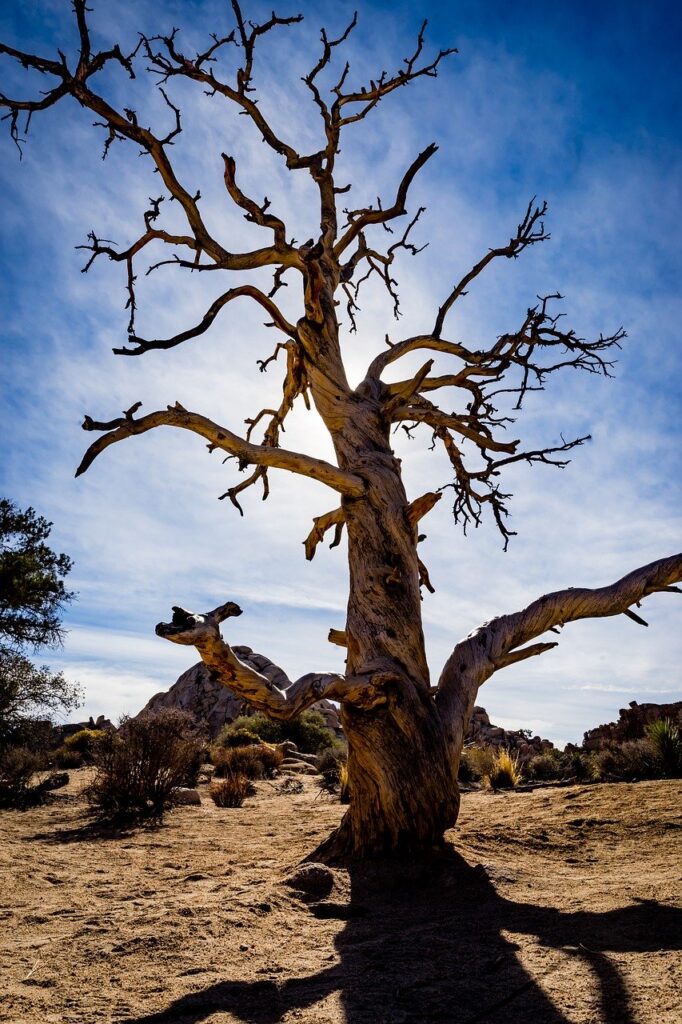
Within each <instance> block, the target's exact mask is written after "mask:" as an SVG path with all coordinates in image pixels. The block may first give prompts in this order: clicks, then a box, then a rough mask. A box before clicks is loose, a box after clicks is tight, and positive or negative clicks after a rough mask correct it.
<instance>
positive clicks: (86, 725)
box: [56, 715, 116, 740]
mask: <svg viewBox="0 0 682 1024" xmlns="http://www.w3.org/2000/svg"><path fill="white" fill-rule="evenodd" d="M82 729H103V730H104V731H105V732H115V731H116V726H115V725H114V723H113V722H110V721H109V719H108V718H105V717H104V715H98V716H97V718H93V717H92V715H90V718H89V719H88V720H87V722H65V723H64V724H63V725H58V726H56V730H57V732H58V733H59V735H60V737H61V739H62V740H65V739H66V738H67V737H68V736H73V734H74V733H76V732H80V731H81V730H82Z"/></svg>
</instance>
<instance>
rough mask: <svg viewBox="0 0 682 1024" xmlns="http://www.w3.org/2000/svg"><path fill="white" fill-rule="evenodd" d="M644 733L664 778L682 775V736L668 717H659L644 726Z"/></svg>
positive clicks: (674, 777)
mask: <svg viewBox="0 0 682 1024" xmlns="http://www.w3.org/2000/svg"><path fill="white" fill-rule="evenodd" d="M646 734H647V738H648V740H649V743H650V744H651V747H652V749H653V752H654V756H655V757H656V760H657V761H658V762H659V764H660V767H661V771H662V774H663V776H664V778H666V779H676V778H678V777H679V776H680V775H682V736H680V730H679V728H678V727H677V726H676V725H675V723H674V722H673V721H672V719H670V718H659V719H657V720H656V721H655V722H650V723H649V724H648V725H647V726H646Z"/></svg>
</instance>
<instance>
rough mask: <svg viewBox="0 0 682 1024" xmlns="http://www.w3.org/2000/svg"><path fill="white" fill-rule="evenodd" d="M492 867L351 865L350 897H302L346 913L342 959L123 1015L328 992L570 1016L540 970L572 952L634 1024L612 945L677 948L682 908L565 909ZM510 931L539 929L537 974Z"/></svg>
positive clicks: (270, 1003) (455, 1015) (414, 1016)
mask: <svg viewBox="0 0 682 1024" xmlns="http://www.w3.org/2000/svg"><path fill="white" fill-rule="evenodd" d="M490 874H492V875H493V877H495V873H494V871H493V872H490V873H489V871H486V869H485V868H484V867H483V866H481V865H478V866H476V867H472V866H471V865H469V864H467V863H466V861H464V860H463V859H462V858H461V857H460V856H459V855H458V854H456V853H454V852H452V851H449V852H448V853H447V854H445V855H441V856H439V857H438V858H436V859H433V860H431V861H429V862H428V863H422V864H420V865H418V866H417V865H413V866H412V868H411V869H405V868H404V866H397V865H390V866H387V865H357V866H354V867H352V868H351V869H350V879H351V898H350V902H349V903H343V904H334V903H331V902H325V903H318V904H314V905H311V906H310V907H309V910H310V912H311V913H312V914H314V915H316V916H318V917H339V918H342V919H344V920H346V922H347V923H346V926H345V928H344V930H343V931H342V932H341V933H340V934H339V935H338V936H337V938H336V947H337V951H338V955H339V961H340V962H339V963H338V964H335V965H334V966H332V967H329V968H328V969H326V970H322V971H319V972H318V973H316V974H313V975H310V976H309V977H304V978H296V979H291V980H288V981H284V982H279V983H276V982H275V981H257V982H246V981H238V980H229V981H228V980H224V981H221V982H218V983H217V984H213V985H211V986H209V987H208V988H205V989H203V990H202V991H201V992H195V993H191V994H189V995H186V996H183V997H182V998H180V999H177V1000H175V1001H173V1002H172V1003H171V1004H170V1005H169V1006H168V1007H167V1008H166V1009H165V1010H162V1011H160V1012H156V1013H151V1014H148V1015H144V1016H138V1017H136V1018H134V1019H133V1018H128V1019H127V1022H126V1024H200V1022H203V1021H205V1020H206V1018H208V1017H209V1016H210V1015H212V1014H214V1013H220V1012H223V1013H229V1014H231V1015H233V1016H234V1017H235V1018H236V1019H237V1020H240V1021H244V1022H246V1024H277V1022H278V1021H281V1020H282V1018H283V1017H284V1015H285V1014H286V1013H288V1012H289V1011H291V1010H294V1009H297V1008H298V1009H304V1008H306V1007H312V1006H314V1005H315V1004H316V1003H318V1002H320V1001H321V1000H323V999H325V998H326V997H328V996H330V995H331V994H332V993H335V992H338V993H339V994H340V998H341V1002H342V1005H343V1008H344V1012H345V1017H346V1020H347V1022H348V1024H417V1022H419V1024H425V1022H427V1021H428V1022H429V1024H479V1022H480V1024H495V1022H500V1024H501V1022H502V1021H506V1020H507V1019H508V1013H509V1011H510V1010H511V1012H513V1013H514V1015H515V1016H518V1015H519V1014H521V1015H522V1018H523V1019H524V1020H527V1021H538V1022H540V1021H541V1022H542V1024H569V1018H568V1017H566V1016H565V1015H564V1013H563V1012H562V1008H561V1007H559V1006H556V1005H554V1003H553V1002H552V1001H551V999H550V998H549V997H548V996H547V995H546V993H545V992H544V991H543V987H545V986H543V987H541V986H540V984H539V982H542V981H543V979H544V978H545V977H548V976H549V975H551V974H553V973H554V972H555V971H560V970H561V969H562V967H566V966H568V965H569V964H570V960H571V959H572V958H579V960H581V961H582V965H583V970H581V973H580V976H581V978H583V979H584V978H585V976H586V975H587V974H589V975H590V982H589V984H590V988H591V993H592V995H591V996H590V1005H591V1006H593V1007H594V1009H595V1010H596V1013H597V1015H595V1018H594V1019H595V1020H599V1021H600V1022H601V1024H635V1020H634V1016H633V1011H632V1008H631V1004H630V999H629V996H628V993H627V989H626V987H625V984H624V981H623V978H622V977H621V975H620V973H619V971H618V969H617V967H616V966H615V964H614V963H613V960H612V959H611V958H609V956H608V954H610V953H611V954H612V953H642V952H650V951H655V950H656V951H658V950H662V949H665V950H676V949H680V948H681V946H682V910H679V909H676V908H674V907H670V906H667V905H662V904H659V903H656V902H655V901H638V902H635V903H633V904H631V905H630V906H628V907H625V908H620V909H617V910H610V911H606V912H603V913H598V912H588V911H576V912H573V913H562V912H560V911H558V910H555V909H553V908H551V907H542V906H534V905H532V904H527V903H522V902H514V901H513V900H510V899H506V898H504V897H502V896H500V895H499V894H498V893H497V891H496V890H495V887H494V885H493V882H492V881H491V877H490ZM498 877H500V876H498ZM509 933H512V935H513V934H516V935H522V936H528V937H531V938H532V939H534V940H535V943H536V944H537V945H533V951H534V956H536V957H537V960H538V962H539V966H537V965H536V960H534V970H533V974H534V976H535V977H531V975H530V974H529V973H528V972H527V971H526V970H525V969H524V967H523V966H522V965H521V963H520V962H519V960H518V959H517V957H516V955H515V951H516V950H517V949H518V948H519V947H518V946H517V945H516V944H515V943H514V942H513V940H511V939H510V938H509V937H508V934H509ZM527 945H528V944H527V943H526V948H527ZM570 966H571V968H573V967H574V966H575V965H574V964H571V965H570ZM582 984H583V986H584V981H583V982H582ZM598 1004H600V1005H601V1009H600V1010H597V1005H598ZM319 1019H320V1020H321V1021H322V1020H323V1019H324V1018H323V1017H320V1018H319Z"/></svg>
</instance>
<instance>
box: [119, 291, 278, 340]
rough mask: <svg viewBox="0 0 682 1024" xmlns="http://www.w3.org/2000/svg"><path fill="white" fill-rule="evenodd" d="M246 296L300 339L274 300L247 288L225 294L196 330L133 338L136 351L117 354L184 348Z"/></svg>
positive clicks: (193, 328) (218, 299)
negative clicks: (225, 309)
mask: <svg viewBox="0 0 682 1024" xmlns="http://www.w3.org/2000/svg"><path fill="white" fill-rule="evenodd" d="M242 296H246V297H248V298H250V299H253V300H254V301H255V302H257V303H258V304H259V305H260V306H262V307H263V309H265V310H267V312H268V313H269V314H270V316H271V317H272V319H273V322H274V325H275V326H276V327H279V329H280V330H281V331H283V332H284V334H287V335H288V336H289V337H290V338H296V337H297V333H296V328H295V327H294V325H293V324H290V323H289V321H288V320H287V319H286V318H285V316H284V315H283V314H282V313H281V311H280V310H279V308H278V307H277V305H276V304H275V303H274V302H273V301H272V299H271V298H270V297H269V296H267V295H265V294H264V293H263V292H262V291H261V290H260V289H259V288H256V287H255V285H251V284H243V285H240V286H239V287H238V288H230V289H229V290H228V291H226V292H223V294H222V295H220V296H219V297H218V298H217V299H215V301H214V302H212V303H211V305H210V306H209V308H208V309H207V310H206V313H205V314H204V316H203V317H202V319H201V320H200V322H199V323H198V324H197V325H196V326H195V327H190V328H189V329H188V330H186V331H181V332H180V333H179V334H174V335H173V337H172V338H165V339H161V338H155V339H145V338H140V337H139V336H138V335H136V334H130V335H129V337H128V342H129V344H130V345H134V346H135V348H115V349H113V351H114V352H115V353H116V355H121V356H139V355H141V354H142V353H144V352H149V351H151V350H152V349H169V348H175V346H176V345H181V344H182V342H183V341H188V340H189V339H190V338H198V337H199V336H200V335H201V334H205V333H206V331H207V330H208V329H209V327H210V326H211V324H212V323H213V321H214V320H215V318H216V317H217V315H218V313H219V312H220V310H221V309H222V308H223V307H224V306H226V305H227V304H228V302H232V300H233V299H237V298H240V297H242Z"/></svg>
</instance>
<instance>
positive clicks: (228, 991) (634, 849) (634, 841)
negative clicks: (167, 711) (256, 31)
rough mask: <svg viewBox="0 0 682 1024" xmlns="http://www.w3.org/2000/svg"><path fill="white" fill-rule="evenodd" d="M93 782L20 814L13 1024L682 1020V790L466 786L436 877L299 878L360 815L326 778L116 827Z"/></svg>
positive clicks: (0, 887) (9, 870) (429, 870)
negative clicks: (304, 887)
mask: <svg viewBox="0 0 682 1024" xmlns="http://www.w3.org/2000/svg"><path fill="white" fill-rule="evenodd" d="M87 779H88V770H87V769H83V770H80V771H76V772H73V773H72V774H71V781H70V783H69V786H68V787H67V788H66V789H65V790H61V791H60V792H58V793H56V794H55V795H54V798H53V800H52V801H51V802H50V803H49V804H47V805H46V806H43V807H37V808H34V809H31V810H28V811H24V812H21V811H2V812H0V929H1V933H0V934H1V938H0V995H1V997H2V998H1V1002H0V1020H2V1021H7V1022H11V1024H28V1022H31V1024H33V1022H36V1021H38V1022H48V1021H50V1022H59V1024H62V1022H68V1024H71V1022H74V1024H75V1022H78V1024H85V1022H87V1024H91V1022H95V1021H97V1022H100V1021H101V1022H117V1024H118V1022H121V1024H123V1022H126V1024H176V1022H177V1024H190V1022H191V1024H195V1022H196V1024H198V1022H209V1024H218V1022H220V1024H228V1022H229V1024H232V1022H240V1021H246V1022H253V1024H274V1022H279V1021H282V1022H287V1024H288V1022H294V1021H300V1022H306V1024H341V1022H347V1024H407V1022H415V1024H416V1022H420V1024H429V1022H432V1021H433V1022H442V1024H445V1022H447V1024H450V1022H451V1024H474V1022H490V1024H496V1022H502V1021H504V1022H508V1021H509V1020H510V1019H513V1020H518V1021H523V1022H524V1024H569V1022H570V1024H679V1021H680V1019H682V996H681V992H682V966H681V964H680V947H681V946H682V902H681V901H680V890H681V886H680V880H681V877H682V857H681V856H680V849H681V843H680V839H681V836H682V831H681V830H682V820H681V818H680V807H681V806H682V800H681V799H680V798H681V797H682V782H680V781H668V782H642V783H637V784H631V785H627V784H618V785H601V786H573V787H558V788H539V789H535V790H533V791H531V792H522V793H518V792H517V793H507V794H499V795H490V794H484V793H470V794H465V795H464V797H463V802H462V813H461V817H460V822H459V825H458V827H457V829H456V830H453V832H452V833H449V835H448V839H449V840H451V843H452V847H451V849H450V850H449V852H447V853H446V854H444V855H440V856H435V855H434V858H433V859H430V860H428V861H426V862H422V863H412V864H405V863H394V864H390V863H389V864H379V865H374V866H356V867H352V868H350V869H343V870H342V869H334V871H333V872H332V873H330V874H326V875H323V877H322V878H321V880H320V887H319V888H318V890H317V891H316V892H315V893H311V892H303V891H300V890H298V889H296V888H295V887H292V885H291V884H289V882H287V879H289V880H291V878H292V875H293V876H294V878H295V876H296V868H297V864H298V863H299V862H300V861H301V859H302V858H303V857H304V856H305V855H306V854H307V853H308V852H310V851H311V850H312V849H313V848H314V847H315V845H316V844H317V843H318V842H319V841H320V840H321V839H322V838H323V837H324V836H325V835H326V834H327V833H328V831H329V830H330V829H331V828H332V827H333V826H334V825H335V824H336V822H337V821H338V820H339V818H340V816H341V814H342V811H343V809H342V808H341V807H340V805H339V804H338V803H335V802H333V801H331V800H330V799H329V798H326V797H323V796H320V794H319V790H318V788H317V786H316V785H315V780H313V779H308V778H306V779H305V780H304V789H303V791H302V792H301V793H298V794H293V795H292V794H290V793H289V794H288V793H283V792H282V791H281V788H282V780H273V781H269V782H261V783H258V784H257V792H256V794H255V796H253V797H252V798H250V799H248V800H247V801H246V803H245V804H244V806H243V807H241V808H239V809H236V810H229V809H218V808H216V807H215V806H214V805H213V804H212V803H211V802H210V800H209V799H208V797H207V795H206V794H205V790H204V799H203V803H202V806H201V807H200V808H196V807H182V808H178V809H176V810H174V811H173V812H172V813H170V814H169V815H168V817H167V819H166V821H165V823H164V824H163V825H162V826H161V827H158V828H152V827H150V828H142V829H137V830H129V831H125V830H124V831H116V832H111V831H109V832H107V831H98V830H97V829H93V827H92V825H91V824H90V822H89V819H88V817H87V813H86V812H87V808H86V805H85V803H84V801H83V798H82V796H81V795H80V793H81V790H82V787H83V785H84V784H85V782H86V781H87Z"/></svg>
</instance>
